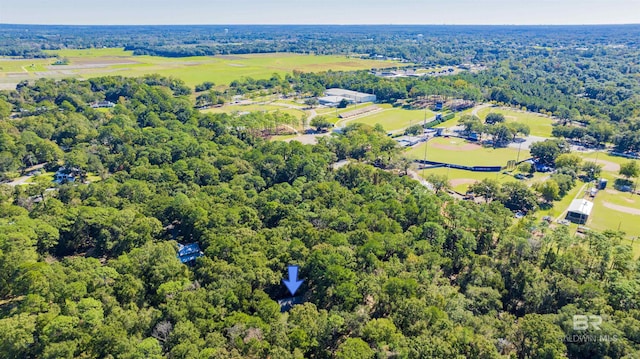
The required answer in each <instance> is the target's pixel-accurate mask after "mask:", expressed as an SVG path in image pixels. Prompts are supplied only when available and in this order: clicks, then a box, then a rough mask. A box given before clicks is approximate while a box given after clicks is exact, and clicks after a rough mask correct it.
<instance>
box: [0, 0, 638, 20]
mask: <svg viewBox="0 0 640 359" xmlns="http://www.w3.org/2000/svg"><path fill="white" fill-rule="evenodd" d="M0 23H12V24H16V23H19V24H629V23H634V24H637V23H640V0H357V1H356V0H317V1H309V0H225V1H220V0H100V1H96V0H0Z"/></svg>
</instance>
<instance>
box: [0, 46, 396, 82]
mask: <svg viewBox="0 0 640 359" xmlns="http://www.w3.org/2000/svg"><path fill="white" fill-rule="evenodd" d="M49 53H51V54H55V55H58V56H60V57H64V58H67V59H68V60H69V64H68V65H58V66H53V65H52V64H53V63H54V62H55V61H56V59H55V58H49V59H33V60H15V59H8V58H0V82H3V83H10V82H12V83H17V82H19V81H21V80H24V79H36V78H39V77H54V78H62V77H80V78H90V77H97V76H105V75H123V76H141V75H145V74H152V73H158V74H161V75H164V76H174V77H177V78H180V79H182V80H184V81H185V82H186V83H187V84H188V85H190V86H193V85H196V84H199V83H202V82H204V81H212V82H214V83H216V84H217V85H228V84H229V83H231V81H233V80H237V79H241V78H243V77H253V78H255V79H263V78H269V77H271V76H272V75H273V74H274V73H278V74H280V75H285V74H287V73H291V72H292V71H293V70H300V71H304V72H319V71H327V70H335V71H341V70H362V69H370V68H384V67H390V66H395V65H396V63H394V62H391V61H375V60H362V59H356V58H349V57H346V56H315V55H299V54H286V53H277V54H249V55H241V56H194V57H184V58H165V57H158V56H133V53H132V52H131V51H124V50H123V49H113V48H108V49H82V50H59V51H49ZM31 64H34V67H33V68H30V65H31Z"/></svg>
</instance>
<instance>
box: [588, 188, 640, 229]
mask: <svg viewBox="0 0 640 359" xmlns="http://www.w3.org/2000/svg"><path fill="white" fill-rule="evenodd" d="M593 202H594V206H593V212H592V214H591V216H590V218H589V221H588V222H587V224H586V225H587V227H589V228H593V229H597V230H605V229H613V230H617V229H620V230H621V231H624V232H625V233H626V235H627V236H628V237H639V236H640V224H639V223H640V214H632V213H625V212H622V211H619V210H615V209H611V208H608V207H607V206H605V203H611V204H615V205H619V206H623V207H627V208H631V209H635V210H637V211H640V196H638V195H633V196H632V195H631V194H630V193H624V192H618V191H616V190H614V189H608V190H604V191H600V192H598V194H597V195H596V197H595V198H594V200H593Z"/></svg>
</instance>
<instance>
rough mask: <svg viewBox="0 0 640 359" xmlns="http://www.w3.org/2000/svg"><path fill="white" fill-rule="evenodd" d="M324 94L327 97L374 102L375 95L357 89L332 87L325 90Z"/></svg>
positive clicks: (357, 101) (358, 101)
mask: <svg viewBox="0 0 640 359" xmlns="http://www.w3.org/2000/svg"><path fill="white" fill-rule="evenodd" d="M325 94H326V95H327V97H332V96H339V97H344V98H347V99H350V100H353V101H354V102H356V103H363V102H376V95H372V94H368V93H364V92H358V91H351V90H345V89H338V88H333V89H327V91H325Z"/></svg>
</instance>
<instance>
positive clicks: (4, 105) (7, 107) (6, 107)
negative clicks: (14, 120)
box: [0, 98, 13, 119]
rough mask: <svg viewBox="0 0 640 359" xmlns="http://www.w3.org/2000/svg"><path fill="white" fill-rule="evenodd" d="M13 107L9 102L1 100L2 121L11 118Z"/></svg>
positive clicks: (0, 113) (0, 112) (0, 115)
mask: <svg viewBox="0 0 640 359" xmlns="http://www.w3.org/2000/svg"><path fill="white" fill-rule="evenodd" d="M12 108H13V106H12V105H11V104H10V103H8V102H7V101H5V100H3V99H1V98H0V119H5V118H9V115H11V109H12Z"/></svg>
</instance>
